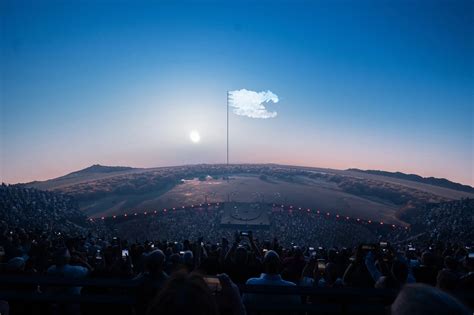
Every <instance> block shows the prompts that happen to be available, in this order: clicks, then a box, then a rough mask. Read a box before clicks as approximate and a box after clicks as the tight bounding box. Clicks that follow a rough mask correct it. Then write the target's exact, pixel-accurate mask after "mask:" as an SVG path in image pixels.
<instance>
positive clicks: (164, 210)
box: [89, 202, 408, 230]
mask: <svg viewBox="0 0 474 315" xmlns="http://www.w3.org/2000/svg"><path fill="white" fill-rule="evenodd" d="M211 205H213V204H212V203H208V204H207V206H211ZM214 205H216V206H219V205H220V203H219V202H217V203H214ZM202 206H203V204H202V203H200V204H199V205H191V208H194V207H202ZM273 206H274V207H276V205H275V204H274V205H273ZM185 208H186V207H185V206H182V207H181V209H185ZM280 208H282V209H284V208H285V206H284V205H280ZM171 209H172V210H176V208H175V207H174V208H171ZM289 209H290V211H291V210H293V209H294V208H293V206H289ZM298 210H304V209H303V208H301V207H299V208H298ZM166 211H168V209H166V208H164V209H163V212H166ZM306 211H307V212H311V209H309V208H308V209H306ZM150 213H151V212H150ZM152 213H153V214H157V213H158V211H157V210H154V211H153V212H152ZM316 213H317V214H321V211H320V210H316ZM147 214H148V212H147V211H144V212H143V215H147ZM133 215H134V216H138V212H135V213H134V214H133ZM330 215H331V213H329V212H326V216H328V217H329V216H330ZM123 217H128V214H127V213H125V214H123ZM340 217H341V216H340V215H339V214H336V218H337V219H339V218H340ZM116 218H117V216H116V215H113V216H112V219H116ZM100 219H101V220H105V219H106V217H105V216H102V217H101V218H100ZM350 219H351V218H350V217H348V216H346V220H350ZM89 220H90V221H91V222H93V221H94V219H93V218H89ZM356 221H357V222H364V220H361V219H359V218H357V219H356ZM366 222H367V223H369V224H371V223H372V220H367V221H366ZM379 224H380V225H384V222H383V221H380V223H379ZM392 228H397V226H396V225H395V224H392ZM405 230H408V227H407V226H406V227H405Z"/></svg>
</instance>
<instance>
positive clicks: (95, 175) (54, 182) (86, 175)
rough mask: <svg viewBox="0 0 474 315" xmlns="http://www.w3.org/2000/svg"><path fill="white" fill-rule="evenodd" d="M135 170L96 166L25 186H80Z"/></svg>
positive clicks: (43, 187) (52, 187)
mask: <svg viewBox="0 0 474 315" xmlns="http://www.w3.org/2000/svg"><path fill="white" fill-rule="evenodd" d="M134 170H139V169H137V168H133V167H127V166H104V165H99V164H94V165H92V166H89V167H87V168H84V169H82V170H79V171H75V172H72V173H69V174H67V175H64V176H61V177H57V178H53V179H50V180H46V181H34V182H30V183H26V184H24V185H25V186H26V187H33V188H37V189H42V190H49V189H55V188H59V187H62V186H65V185H66V186H67V185H71V184H78V183H80V182H85V181H90V180H98V179H101V178H105V177H109V176H115V174H117V175H120V174H123V173H127V172H129V171H134Z"/></svg>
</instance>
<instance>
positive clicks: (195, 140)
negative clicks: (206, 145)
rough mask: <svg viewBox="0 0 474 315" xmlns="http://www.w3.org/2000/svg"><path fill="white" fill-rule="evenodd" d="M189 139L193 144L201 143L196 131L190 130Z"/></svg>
mask: <svg viewBox="0 0 474 315" xmlns="http://www.w3.org/2000/svg"><path fill="white" fill-rule="evenodd" d="M189 139H191V141H192V142H193V143H198V142H199V141H201V136H200V135H199V132H197V131H196V130H192V131H191V132H190V133H189Z"/></svg>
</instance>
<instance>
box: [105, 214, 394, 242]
mask: <svg viewBox="0 0 474 315" xmlns="http://www.w3.org/2000/svg"><path fill="white" fill-rule="evenodd" d="M221 216H222V209H221V208H220V207H219V206H216V205H212V206H209V207H208V206H205V207H194V208H192V209H191V208H189V209H188V208H187V209H176V210H168V211H166V212H162V211H161V212H159V213H157V214H153V213H151V214H147V215H140V216H138V217H135V216H133V215H132V216H129V217H128V218H127V219H123V220H115V221H112V222H110V221H111V220H109V222H108V223H110V227H111V228H114V229H116V231H117V232H116V234H118V235H122V237H124V238H126V239H132V240H135V239H139V240H146V239H149V240H150V239H168V240H169V239H171V240H176V241H182V240H183V239H186V238H196V237H198V236H199V235H203V234H205V235H206V238H207V239H208V240H210V241H212V242H214V243H218V242H219V240H220V239H221V238H222V237H227V238H230V237H232V234H233V232H234V231H235V229H232V228H225V227H222V226H221ZM374 225H375V224H374ZM242 229H245V227H242ZM387 232H389V229H384V231H379V230H377V229H376V228H370V227H368V226H367V225H364V224H362V223H356V222H354V221H353V220H352V221H348V220H346V219H345V218H341V219H340V220H336V219H335V218H328V217H327V216H326V215H325V214H317V213H316V212H314V211H313V212H307V211H305V210H293V211H289V210H287V209H281V208H280V207H274V208H273V209H272V212H271V214H270V224H269V226H268V227H265V228H260V229H256V230H254V236H255V238H256V239H258V240H270V239H272V238H273V236H275V235H278V237H279V240H280V243H282V244H283V245H285V246H290V245H291V244H293V243H294V244H296V243H297V244H299V245H306V246H312V247H318V246H327V245H328V244H331V245H334V246H354V245H356V244H359V243H363V242H366V243H368V242H376V241H377V240H378V239H379V238H380V237H381V234H382V235H383V236H385V235H386V234H387ZM354 236H357V237H354Z"/></svg>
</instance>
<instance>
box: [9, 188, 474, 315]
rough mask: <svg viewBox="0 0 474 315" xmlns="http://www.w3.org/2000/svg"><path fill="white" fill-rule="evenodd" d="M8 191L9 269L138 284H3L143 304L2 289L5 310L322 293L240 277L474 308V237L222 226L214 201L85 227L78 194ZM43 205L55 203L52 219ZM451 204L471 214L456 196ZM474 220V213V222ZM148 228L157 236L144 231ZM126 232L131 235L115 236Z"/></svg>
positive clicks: (274, 300) (297, 217) (402, 307)
mask: <svg viewBox="0 0 474 315" xmlns="http://www.w3.org/2000/svg"><path fill="white" fill-rule="evenodd" d="M5 190H7V189H4V190H2V193H1V198H2V199H1V200H2V206H1V210H2V211H1V221H0V273H1V275H0V277H1V276H6V275H8V276H11V275H14V276H19V277H21V276H27V277H31V278H34V277H33V276H38V275H47V276H49V277H52V278H55V279H66V280H67V279H69V280H71V281H72V280H77V279H110V280H117V281H118V283H120V281H133V282H134V283H136V284H137V285H136V286H134V287H133V288H128V287H121V286H120V285H111V286H109V287H102V286H100V287H99V286H95V285H93V284H90V285H81V286H51V285H38V284H35V283H28V284H15V285H14V286H12V285H11V284H2V281H0V292H2V290H7V291H8V290H14V291H16V292H22V294H25V295H28V294H37V295H45V294H55V295H58V296H59V295H64V294H66V295H73V296H84V297H87V296H90V295H93V294H117V293H121V294H124V295H125V296H133V297H135V298H136V300H137V303H134V304H133V305H120V306H119V305H113V304H112V305H110V304H106V305H100V304H99V305H97V304H87V303H81V304H74V303H68V304H64V303H60V302H57V303H46V304H45V303H37V302H34V301H19V300H18V299H12V300H9V299H4V298H0V313H1V314H8V312H9V313H10V314H96V313H106V312H110V313H114V314H191V313H192V314H219V313H220V314H236V315H237V314H245V313H246V312H247V309H248V308H249V307H251V306H255V305H272V306H273V307H275V306H278V305H281V306H291V305H294V306H297V305H302V304H314V303H317V301H316V300H315V299H314V297H311V296H301V295H298V294H284V295H281V294H276V293H275V294H273V293H271V292H269V293H264V294H260V293H252V292H246V291H244V292H243V293H242V292H241V291H240V290H239V286H241V285H245V284H246V285H250V286H257V287H258V286H265V287H266V286H270V287H273V286H283V287H295V286H300V287H314V288H324V289H327V290H336V289H339V288H356V289H369V288H379V289H389V290H394V291H396V292H399V294H398V296H397V298H396V300H395V301H394V302H393V304H392V305H391V310H392V313H393V314H412V313H420V314H421V313H434V311H435V310H437V311H439V310H443V311H445V312H446V313H449V314H470V313H471V312H472V311H469V307H471V308H472V307H473V305H472V301H466V300H463V299H462V298H460V299H461V300H463V302H459V300H458V299H457V298H455V297H453V296H458V293H459V292H469V291H473V290H474V256H473V253H474V242H473V239H472V238H465V239H464V240H463V241H462V242H461V241H455V242H450V241H447V240H446V239H443V240H440V239H439V238H438V239H437V238H435V237H431V238H430V237H429V236H432V235H424V237H423V238H419V237H416V235H411V236H410V235H406V236H408V237H407V238H405V239H404V241H403V242H397V243H390V240H388V239H383V238H381V237H382V236H383V235H382V234H378V233H377V232H373V230H369V228H368V227H365V226H364V225H359V226H358V225H356V224H353V223H348V222H345V221H344V220H340V221H337V220H327V219H325V218H324V217H322V216H318V215H316V214H310V213H307V212H305V211H292V212H289V211H280V210H276V209H274V211H273V212H272V215H274V217H273V220H272V223H271V227H270V229H269V230H265V231H255V232H252V231H231V230H229V229H227V230H223V229H221V228H220V227H219V216H218V213H219V209H218V208H212V207H211V208H202V209H196V210H194V211H185V210H182V211H175V212H168V213H166V214H162V215H160V216H158V217H155V218H150V219H149V220H130V221H125V222H124V223H122V224H121V227H120V231H119V230H115V231H114V230H110V229H109V228H108V227H107V226H105V223H104V222H102V221H101V220H98V222H97V223H95V224H93V225H91V226H88V225H84V226H80V225H76V224H75V223H74V221H73V220H74V218H75V217H74V216H75V215H76V214H77V211H76V210H74V209H73V210H71V211H69V210H68V209H67V207H68V202H69V201H68V199H67V197H62V198H65V199H61V198H60V197H57V196H55V194H53V193H43V192H40V191H35V190H29V189H23V190H22V189H20V188H18V189H16V188H15V189H13V191H9V192H5ZM23 199H24V200H23ZM470 202H472V201H470V200H463V201H460V202H459V204H458V206H459V207H461V208H462V209H466V208H463V207H464V205H466V204H467V206H466V207H470ZM442 206H443V207H446V206H444V205H442ZM40 209H41V210H42V211H39V210H40ZM9 211H11V213H9ZM43 211H51V213H52V215H51V217H49V216H48V214H47V212H46V214H45V213H44V212H43ZM438 211H439V207H438V208H436V207H434V208H433V211H429V212H428V213H427V215H428V218H430V219H429V220H430V221H429V222H430V223H429V225H430V226H432V227H437V228H439V227H440V225H439V224H438V223H435V222H434V221H436V216H435V214H437V213H438ZM449 211H450V212H449V213H451V214H455V213H459V211H458V210H456V209H455V206H453V207H451V208H449ZM463 211H465V210H463ZM22 212H25V217H24V219H22V216H21V213H22ZM35 212H38V213H37V215H35ZM461 213H465V212H461ZM471 214H472V213H471ZM68 216H70V217H69V218H68ZM451 220H452V219H451ZM469 220H472V218H469V219H466V222H469ZM61 222H66V226H67V227H68V230H65V229H61V228H60V227H61ZM145 222H146V224H145ZM457 226H459V228H460V229H463V230H464V229H465V228H464V227H461V224H459V225H457ZM470 227H472V225H471V226H470ZM447 229H448V228H447ZM449 229H451V227H450V228H449ZM137 230H141V231H143V232H144V234H143V235H144V237H145V236H147V238H146V239H145V238H143V237H141V238H140V240H133V235H134V234H135V233H137ZM118 232H120V233H121V234H114V233H118ZM127 233H129V234H127ZM403 233H407V232H405V231H404V232H403ZM326 234H328V235H326ZM436 235H437V234H435V235H434V236H436ZM446 235H447V234H446ZM464 235H469V234H464ZM386 236H387V237H389V236H390V233H387V234H386ZM0 279H1V278H0ZM463 303H466V304H468V306H465V305H463Z"/></svg>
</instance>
